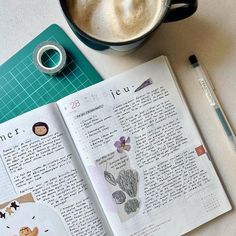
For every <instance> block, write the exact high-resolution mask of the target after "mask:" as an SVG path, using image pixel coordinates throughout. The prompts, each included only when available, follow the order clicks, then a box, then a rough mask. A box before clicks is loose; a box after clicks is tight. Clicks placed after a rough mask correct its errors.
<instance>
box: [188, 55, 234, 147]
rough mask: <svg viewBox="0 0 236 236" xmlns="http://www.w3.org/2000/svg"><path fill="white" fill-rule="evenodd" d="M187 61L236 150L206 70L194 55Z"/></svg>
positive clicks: (232, 132) (228, 125)
mask: <svg viewBox="0 0 236 236" xmlns="http://www.w3.org/2000/svg"><path fill="white" fill-rule="evenodd" d="M189 61H190V63H191V65H192V66H193V68H194V70H195V71H196V73H197V79H198V82H199V83H200V85H201V87H202V89H203V91H204V93H205V95H206V97H207V99H208V102H209V103H210V106H212V107H213V109H214V111H215V113H216V115H217V117H218V119H219V121H220V123H221V125H222V127H223V129H224V131H225V134H226V136H227V138H228V139H229V141H230V142H231V144H232V145H233V148H234V150H236V136H235V134H234V131H233V129H232V127H231V126H230V123H229V121H228V119H227V117H226V115H225V113H224V111H223V109H222V107H221V105H220V103H219V100H218V99H217V97H216V94H215V92H214V87H213V85H212V83H211V81H210V79H209V78H208V76H207V74H206V72H205V71H204V70H203V68H202V66H201V65H200V64H199V62H198V59H197V57H196V56H195V55H192V56H190V57H189Z"/></svg>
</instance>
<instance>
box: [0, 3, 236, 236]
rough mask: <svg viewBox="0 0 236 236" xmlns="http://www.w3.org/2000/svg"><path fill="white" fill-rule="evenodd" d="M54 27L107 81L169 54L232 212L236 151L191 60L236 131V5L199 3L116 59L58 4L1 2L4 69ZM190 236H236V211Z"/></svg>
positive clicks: (0, 51)
mask: <svg viewBox="0 0 236 236" xmlns="http://www.w3.org/2000/svg"><path fill="white" fill-rule="evenodd" d="M53 23H56V24H58V25H59V26H61V27H62V28H63V29H64V30H65V32H66V33H67V34H68V35H69V36H70V37H71V39H72V40H73V41H74V42H75V44H76V45H77V46H78V47H79V49H80V50H81V51H82V52H83V53H84V55H85V56H86V57H87V58H88V59H89V61H90V62H91V63H92V64H93V65H94V67H95V68H96V69H97V70H98V72H99V73H100V74H101V75H102V76H103V77H104V78H105V79H106V78H109V77H110V76H112V75H115V74H117V73H119V72H122V71H124V70H126V69H128V68H131V67H133V66H136V65H138V64H140V63H142V62H145V61H148V60H149V59H152V58H154V57H157V56H159V55H161V54H165V55H168V57H169V59H170V61H171V64H172V66H173V68H174V70H175V73H176V75H177V77H178V80H179V83H180V85H181V87H182V90H183V93H184V95H185V97H186V100H187V102H188V104H189V106H190V108H191V111H192V113H193V116H194V117H195V119H196V122H197V124H198V126H199V129H200V131H201V133H202V135H203V137H204V139H205V142H206V144H207V145H208V148H209V151H210V153H211V155H212V156H213V159H214V162H215V165H216V168H217V169H218V173H219V175H220V177H221V179H222V182H223V184H224V186H225V189H226V191H227V193H228V195H229V197H230V199H231V203H232V205H233V207H234V205H235V203H236V186H235V185H236V152H234V151H232V150H231V146H230V145H229V143H228V141H227V139H226V138H225V135H224V131H223V129H222V127H221V126H220V125H219V122H218V120H217V119H216V117H215V114H214V112H213V111H212V110H211V108H210V107H209V104H208V102H207V100H206V98H205V96H204V95H203V92H202V91H201V88H200V87H199V84H198V82H197V81H196V80H195V79H194V78H195V77H194V76H195V74H194V72H193V70H192V69H191V67H190V66H189V64H188V63H187V58H188V56H189V55H191V54H192V53H195V54H196V55H197V56H198V58H199V59H200V61H201V62H202V63H204V65H205V66H206V67H207V69H208V72H209V74H210V76H211V78H212V82H213V84H214V86H215V88H216V91H217V95H218V97H219V100H220V101H221V104H222V106H223V107H224V110H225V113H226V114H227V116H228V118H229V120H230V122H231V124H232V126H233V128H234V130H235V131H236V95H235V92H236V78H235V76H236V1H235V0H224V1H223V0H214V1H213V0H208V1H206V0H199V8H198V11H197V13H196V14H195V15H194V16H192V17H191V18H188V19H186V20H183V21H180V22H176V23H171V24H163V25H162V26H161V27H160V28H159V29H158V30H157V31H156V32H155V34H154V35H153V36H152V37H151V38H150V39H149V40H148V41H146V42H145V44H144V45H143V46H141V47H140V48H139V49H137V50H136V51H135V52H133V53H131V54H129V55H125V56H114V55H107V54H102V53H100V52H97V51H94V50H92V49H90V48H88V47H87V46H85V45H84V44H82V43H81V42H80V41H79V40H78V39H77V38H76V36H75V35H74V34H73V32H72V31H71V29H70V28H69V26H68V25H67V22H66V20H65V18H64V16H63V14H62V11H61V8H60V6H59V3H58V0H33V1H30V0H20V1H19V0H7V1H6V0H0V64H2V63H4V62H5V61H6V60H7V59H8V58H10V57H11V56H12V55H13V54H14V53H16V52H17V51H18V50H19V49H21V48H22V47H23V46H24V45H25V44H26V43H27V42H29V41H30V40H32V39H33V38H34V37H35V36H36V35H38V34H39V33H40V32H41V31H43V30H44V29H45V28H46V27H47V26H49V25H50V24H53ZM188 235H191V236H196V235H201V236H206V235H207V236H211V235H214V236H221V235H222V236H235V235H236V212H235V210H234V209H233V210H232V211H231V212H229V213H226V214H225V215H222V216H220V217H218V218H217V219H215V220H213V221H211V222H209V223H207V224H205V225H203V226H201V227H199V228H198V229H196V230H194V231H192V232H191V233H189V234H188Z"/></svg>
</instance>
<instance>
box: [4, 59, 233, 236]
mask: <svg viewBox="0 0 236 236" xmlns="http://www.w3.org/2000/svg"><path fill="white" fill-rule="evenodd" d="M0 155H1V162H0V175H1V178H0V189H1V190H2V191H1V192H0V201H1V203H4V202H5V203H6V204H5V205H3V206H4V207H2V209H0V213H1V214H0V217H1V216H2V217H1V218H0V235H4V236H8V235H9V236H10V235H11V236H12V235H19V232H20V230H28V231H29V232H30V231H31V232H32V233H33V232H38V235H50V236H52V235H59V234H58V233H55V232H56V231H55V230H54V228H55V227H56V226H57V224H58V220H55V221H53V219H52V217H51V218H50V219H49V217H48V216H47V215H46V214H45V219H44V220H41V221H40V222H39V223H36V220H37V214H38V215H39V216H38V219H39V217H40V216H41V215H40V212H38V211H40V210H39V209H40V207H32V212H31V214H33V215H34V216H33V217H32V215H31V214H25V215H26V217H21V216H22V212H24V209H26V208H27V207H26V206H25V204H27V203H24V202H23V203H20V202H17V200H16V199H18V197H20V196H22V195H25V194H31V195H32V198H33V199H34V201H35V203H34V204H36V203H38V204H39V203H40V204H44V205H45V206H46V205H47V207H50V208H53V209H54V211H55V212H56V213H57V214H58V216H59V217H60V219H61V222H62V224H63V227H64V229H65V231H66V232H67V234H68V235H72V236H75V235H117V236H120V235H125V236H128V235H129V236H139V235H140V236H141V235H147V236H151V235H158V236H159V235H163V236H169V235H170V236H172V235H173V236H174V235H182V234H184V233H186V232H188V231H190V230H192V229H194V228H196V227H198V226H200V225H201V224H203V223H205V222H208V221H209V220H211V219H213V218H215V217H217V216H219V215H221V214H223V213H225V212H227V211H229V210H230V209H231V205H230V203H229V201H228V199H227V196H226V194H225V192H224V190H223V188H222V185H221V183H220V181H219V178H218V176H217V174H216V172H215V170H214V168H213V165H212V162H211V159H210V157H209V154H208V152H207V150H206V147H205V146H204V143H203V140H202V138H201V137H200V135H199V132H198V130H197V128H196V126H195V124H194V122H193V119H192V117H191V115H190V112H189V110H188V108H187V105H186V103H185V101H184V98H183V96H182V94H181V91H180V89H179V87H178V84H177V82H176V79H175V76H174V74H173V72H172V70H171V68H170V65H169V62H168V60H167V58H166V57H165V56H161V57H159V58H156V59H153V60H151V61H149V62H147V63H145V64H142V65H140V66H138V67H136V68H133V69H131V70H129V71H126V72H124V73H122V74H120V75H117V76H114V77H113V78H110V79H108V80H106V81H103V82H101V83H98V84H96V85H94V86H91V87H89V88H87V89H84V90H81V91H79V92H76V93H74V94H72V95H69V96H67V97H65V98H63V99H61V100H59V101H58V102H56V103H53V104H49V105H46V106H43V107H40V108H38V109H35V110H33V111H30V112H28V113H26V114H23V115H21V116H19V117H17V118H14V119H12V120H10V121H7V122H5V123H4V124H1V125H0ZM3 190H4V191H3ZM12 201H13V202H15V203H16V202H17V203H18V204H19V209H20V210H21V213H19V212H20V210H19V209H18V208H16V209H15V208H14V207H11V204H12ZM9 204H10V205H9ZM28 204H29V203H28ZM31 204H33V203H31ZM27 209H29V206H28V208H27ZM37 209H38V210H37ZM9 212H10V213H9ZM40 219H41V218H40ZM49 221H50V222H51V223H50V224H49V223H48V222H49ZM45 225H47V227H46V226H45ZM26 226H27V227H26ZM22 227H25V228H23V229H22ZM58 227H59V226H58ZM60 227H61V226H60ZM45 228H47V231H46V230H44V229H45ZM40 232H41V233H40ZM48 232H50V234H49V233H48ZM60 232H62V231H61V230H60ZM47 233H48V234H47Z"/></svg>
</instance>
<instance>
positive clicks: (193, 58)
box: [188, 54, 199, 67]
mask: <svg viewBox="0 0 236 236" xmlns="http://www.w3.org/2000/svg"><path fill="white" fill-rule="evenodd" d="M188 60H189V62H190V64H191V65H192V66H193V67H197V66H199V64H198V59H197V57H196V56H195V55H194V54H193V55H191V56H190V57H189V58H188Z"/></svg>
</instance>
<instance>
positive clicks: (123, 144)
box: [114, 136, 131, 153]
mask: <svg viewBox="0 0 236 236" xmlns="http://www.w3.org/2000/svg"><path fill="white" fill-rule="evenodd" d="M129 143H130V137H128V138H127V139H126V140H125V137H124V136H122V137H120V140H119V141H116V142H115V143H114V146H115V147H116V149H117V152H119V153H122V152H123V151H124V150H125V151H129V150H130V148H131V146H130V144H129Z"/></svg>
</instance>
